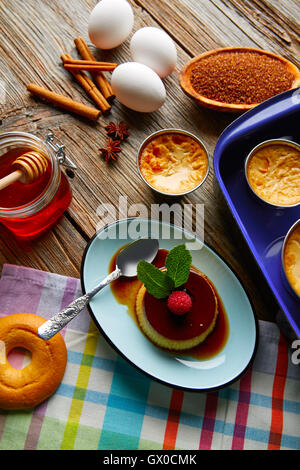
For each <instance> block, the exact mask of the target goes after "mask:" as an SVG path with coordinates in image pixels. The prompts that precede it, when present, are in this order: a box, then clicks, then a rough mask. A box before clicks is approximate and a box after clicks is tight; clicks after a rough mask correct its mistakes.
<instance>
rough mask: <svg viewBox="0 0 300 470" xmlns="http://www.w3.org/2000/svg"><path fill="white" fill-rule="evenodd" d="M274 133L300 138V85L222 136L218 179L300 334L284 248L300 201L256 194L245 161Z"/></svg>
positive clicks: (249, 114)
mask: <svg viewBox="0 0 300 470" xmlns="http://www.w3.org/2000/svg"><path fill="white" fill-rule="evenodd" d="M269 139H287V140H291V141H293V142H296V143H298V144H299V143H300V88H298V89H296V90H290V91H288V92H285V93H282V94H280V95H277V96H275V97H274V98H271V99H270V100H268V101H266V102H264V103H262V104H260V105H259V106H256V107H255V108H253V109H252V110H250V111H248V112H247V113H245V114H244V115H243V116H241V117H239V118H238V119H236V120H235V121H234V122H233V123H232V124H231V125H230V126H228V127H227V128H226V129H225V131H224V132H223V134H222V135H221V136H220V138H219V140H218V142H217V145H216V148H215V153H214V170H215V174H216V178H217V181H218V183H219V185H220V188H221V190H222V192H223V195H224V197H225V199H226V201H227V204H228V206H229V208H230V210H231V212H232V214H233V216H234V218H235V219H236V221H237V224H238V226H239V228H240V230H241V232H242V234H243V236H244V238H245V240H246V242H247V243H248V246H249V248H250V250H251V251H252V253H253V255H254V257H255V260H256V262H257V264H258V266H259V267H260V269H261V271H262V273H263V275H264V277H265V279H266V281H267V282H268V284H269V286H270V288H271V290H272V292H273V294H274V296H275V298H276V300H277V301H278V304H279V306H280V308H281V309H282V311H283V312H284V314H285V316H286V318H287V320H288V321H289V323H290V325H291V327H292V328H293V330H294V332H295V334H296V335H297V337H298V338H300V302H299V301H298V300H297V299H296V298H295V297H294V296H293V295H291V293H290V292H289V290H288V289H286V287H285V285H284V283H283V279H282V275H281V248H282V244H283V241H284V238H285V236H286V234H287V232H288V231H289V229H290V228H291V227H292V225H293V224H294V223H295V222H296V220H298V219H299V218H300V206H298V207H292V208H276V207H270V205H268V204H261V203H259V201H258V200H257V198H254V197H252V196H251V193H250V191H249V187H248V185H247V181H246V177H245V170H244V164H245V159H246V157H247V155H248V154H249V152H250V151H251V150H252V149H253V148H254V147H255V146H256V145H258V144H259V143H261V142H263V141H266V140H269Z"/></svg>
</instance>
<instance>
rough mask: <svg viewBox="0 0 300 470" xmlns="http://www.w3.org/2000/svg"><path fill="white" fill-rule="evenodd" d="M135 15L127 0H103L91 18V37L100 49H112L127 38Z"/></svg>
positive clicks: (89, 29) (89, 26) (89, 27)
mask: <svg viewBox="0 0 300 470" xmlns="http://www.w3.org/2000/svg"><path fill="white" fill-rule="evenodd" d="M133 20H134V15H133V11H132V8H131V5H130V4H129V3H128V2H126V0H101V2H99V3H97V5H96V6H95V8H94V9H93V11H92V12H91V14H90V18H89V25H88V31H89V37H90V40H91V41H92V43H93V44H94V45H95V46H97V47H99V48H100V49H112V48H114V47H117V46H119V45H120V44H122V42H124V41H125V39H127V37H128V36H129V34H130V33H131V30H132V27H133Z"/></svg>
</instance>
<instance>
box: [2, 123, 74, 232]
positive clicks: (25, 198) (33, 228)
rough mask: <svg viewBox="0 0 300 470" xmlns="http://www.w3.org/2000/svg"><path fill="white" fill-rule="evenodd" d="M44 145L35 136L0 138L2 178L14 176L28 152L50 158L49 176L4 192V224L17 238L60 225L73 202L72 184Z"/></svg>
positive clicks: (17, 135)
mask: <svg viewBox="0 0 300 470" xmlns="http://www.w3.org/2000/svg"><path fill="white" fill-rule="evenodd" d="M12 142H13V145H12ZM1 144H2V145H1ZM22 144H23V145H22ZM41 144H42V142H41V141H40V140H39V139H37V138H36V137H34V136H31V134H25V133H20V134H19V133H13V132H11V133H6V134H1V135H0V178H3V177H4V176H6V175H8V174H9V173H11V172H12V163H13V162H14V161H15V160H16V158H17V157H19V156H20V155H22V154H24V153H26V152H27V151H28V150H32V149H34V150H36V151H38V150H39V149H40V151H42V150H43V153H45V154H46V155H47V154H48V156H49V165H48V167H47V169H46V171H45V173H44V174H43V175H42V176H41V177H40V178H38V179H37V180H36V181H34V182H33V183H30V184H23V183H21V182H19V181H16V182H14V183H12V184H11V185H9V186H8V187H6V188H4V189H2V190H1V191H0V222H1V223H2V224H3V225H5V226H6V227H7V228H8V229H9V230H10V231H11V232H13V233H14V235H16V236H17V237H25V238H33V237H36V236H38V235H40V234H41V233H42V232H44V231H45V230H47V229H48V228H50V227H51V226H53V225H54V224H55V223H56V222H57V220H58V219H59V218H60V217H61V216H62V214H63V213H64V211H65V210H66V209H67V207H68V206H69V204H70V202H71V199H72V193H71V188H70V185H69V182H68V180H67V178H66V176H65V175H64V174H63V173H62V172H61V170H60V168H59V165H58V162H57V161H56V158H55V156H53V155H51V152H48V149H47V148H46V147H44V148H42V146H41Z"/></svg>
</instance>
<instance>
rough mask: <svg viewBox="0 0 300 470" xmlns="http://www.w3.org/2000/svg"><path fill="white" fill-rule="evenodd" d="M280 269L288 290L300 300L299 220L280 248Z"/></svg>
mask: <svg viewBox="0 0 300 470" xmlns="http://www.w3.org/2000/svg"><path fill="white" fill-rule="evenodd" d="M282 267H283V272H284V274H285V276H286V279H287V281H288V284H289V286H290V288H291V289H292V291H293V292H294V293H295V294H296V296H298V299H299V300H300V219H299V220H298V221H297V222H296V223H295V224H294V225H293V226H292V227H291V228H290V230H289V231H288V233H287V235H286V237H285V240H284V243H283V247H282Z"/></svg>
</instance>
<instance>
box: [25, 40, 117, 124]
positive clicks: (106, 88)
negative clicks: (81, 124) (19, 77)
mask: <svg viewBox="0 0 300 470" xmlns="http://www.w3.org/2000/svg"><path fill="white" fill-rule="evenodd" d="M74 42H75V45H76V48H77V50H78V52H79V54H80V56H81V60H74V59H72V57H71V56H70V55H69V54H63V55H62V56H61V59H62V61H63V63H64V68H65V69H66V70H68V71H69V72H71V73H72V75H73V77H74V78H75V80H76V81H77V82H78V83H79V84H80V85H81V86H82V88H83V89H84V90H85V91H86V92H87V94H88V95H89V96H90V97H91V98H92V99H93V101H94V102H95V104H96V106H97V107H98V108H99V109H95V108H92V107H90V106H87V105H84V104H82V103H79V102H77V101H74V100H72V99H71V98H68V97H67V96H64V95H60V94H59V93H54V92H52V91H50V90H48V89H46V88H43V87H40V86H38V85H35V84H34V83H30V84H29V85H27V90H28V91H30V92H31V93H32V94H34V95H36V96H39V97H40V98H44V99H45V100H46V101H49V102H51V103H53V104H55V105H57V106H59V107H61V108H63V109H66V110H68V111H71V112H74V113H76V114H79V115H81V116H84V117H86V118H88V119H92V120H97V119H98V118H99V116H100V115H101V113H106V112H108V111H109V110H110V109H111V105H110V101H111V100H112V99H113V98H114V93H113V90H112V88H111V85H110V83H109V82H108V80H107V78H106V77H105V75H104V74H103V71H110V72H111V71H113V70H114V69H115V68H116V67H117V65H118V64H115V63H111V62H98V61H96V59H95V57H94V56H93V54H92V52H91V51H90V49H89V47H88V45H87V44H86V42H85V41H84V39H83V38H76V39H75V40H74ZM85 71H88V72H90V73H91V75H92V77H93V80H92V79H91V78H90V77H89V76H88V75H87V74H86V73H85Z"/></svg>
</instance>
